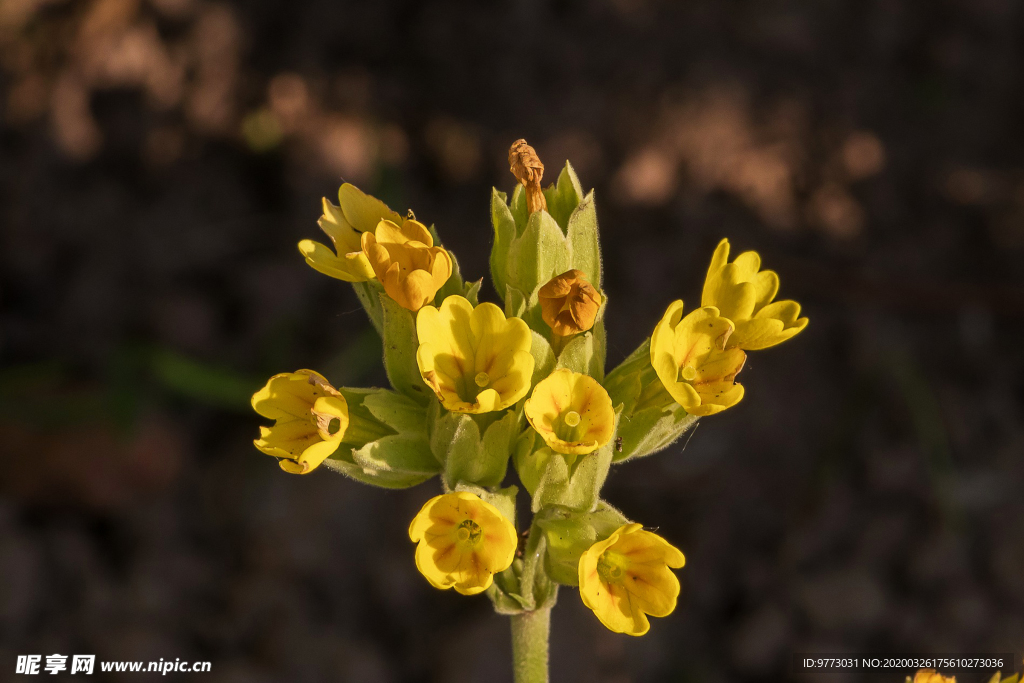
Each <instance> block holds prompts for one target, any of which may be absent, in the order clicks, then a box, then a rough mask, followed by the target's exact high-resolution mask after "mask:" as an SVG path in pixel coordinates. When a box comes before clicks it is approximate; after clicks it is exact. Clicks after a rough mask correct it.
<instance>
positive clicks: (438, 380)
mask: <svg viewBox="0 0 1024 683" xmlns="http://www.w3.org/2000/svg"><path fill="white" fill-rule="evenodd" d="M416 334H417V336H418V337H419V341H420V346H419V348H418V349H417V350H416V362H417V364H418V365H419V368H420V375H421V376H422V377H423V381H424V382H425V383H426V384H427V386H428V387H430V388H431V389H433V390H434V393H435V394H437V398H438V400H439V401H441V405H443V406H444V407H445V408H447V409H448V410H450V411H452V412H456V413H488V412H491V411H494V410H504V409H505V408H508V407H509V406H510V405H512V404H513V403H515V402H516V401H518V400H519V399H521V398H522V397H523V396H525V395H526V394H527V392H528V391H530V379H531V377H532V375H533V363H534V360H533V356H532V355H531V354H530V346H531V344H532V342H533V337H532V335H531V333H530V328H529V327H527V325H526V323H525V322H523V321H522V320H520V319H519V318H508V319H506V318H505V314H504V313H503V312H502V310H501V309H500V308H498V307H497V306H495V305H494V304H491V303H483V304H480V305H479V306H477V307H476V308H473V304H471V303H470V302H469V300H467V299H466V298H465V297H462V296H457V295H453V296H449V297H447V298H445V300H444V301H443V302H441V307H440V308H435V307H433V306H424V307H423V308H422V309H420V312H419V313H418V314H417V316H416Z"/></svg>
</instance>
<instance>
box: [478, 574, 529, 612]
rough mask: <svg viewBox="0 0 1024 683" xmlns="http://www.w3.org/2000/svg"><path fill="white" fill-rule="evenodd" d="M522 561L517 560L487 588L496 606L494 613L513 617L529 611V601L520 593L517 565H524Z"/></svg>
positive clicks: (488, 594) (495, 576) (489, 596)
mask: <svg viewBox="0 0 1024 683" xmlns="http://www.w3.org/2000/svg"><path fill="white" fill-rule="evenodd" d="M522 562H523V561H522V560H515V561H514V562H513V563H512V567H509V568H508V569H506V570H505V571H503V572H501V573H499V574H495V575H494V582H493V583H492V584H491V585H490V586H489V587H488V588H487V591H486V593H487V597H488V598H490V600H491V603H492V604H493V605H494V611H495V612H497V613H498V614H502V615H505V616H513V615H516V614H522V613H523V612H526V611H528V609H527V607H526V604H527V600H526V598H524V597H523V596H522V595H520V594H519V593H518V591H519V576H518V575H517V574H516V572H515V565H516V564H517V563H518V564H519V565H522Z"/></svg>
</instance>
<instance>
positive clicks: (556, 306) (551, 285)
mask: <svg viewBox="0 0 1024 683" xmlns="http://www.w3.org/2000/svg"><path fill="white" fill-rule="evenodd" d="M537 298H538V300H539V302H540V312H541V317H542V318H543V319H544V322H546V323H547V324H548V326H549V327H550V328H551V331H552V332H554V333H555V334H556V335H558V336H560V337H568V336H569V335H572V334H579V333H580V332H586V331H587V330H589V329H590V328H591V327H593V326H594V321H595V320H596V319H597V312H598V310H599V309H600V308H601V293H600V292H598V291H597V288H595V287H594V285H592V284H590V281H588V280H587V277H586V275H584V274H583V271H582V270H575V269H573V270H569V271H566V272H564V273H562V274H561V275H558V276H556V277H554V278H552V279H551V280H549V281H548V283H547V284H545V285H544V286H543V287H541V288H540V289H539V290H538V291H537Z"/></svg>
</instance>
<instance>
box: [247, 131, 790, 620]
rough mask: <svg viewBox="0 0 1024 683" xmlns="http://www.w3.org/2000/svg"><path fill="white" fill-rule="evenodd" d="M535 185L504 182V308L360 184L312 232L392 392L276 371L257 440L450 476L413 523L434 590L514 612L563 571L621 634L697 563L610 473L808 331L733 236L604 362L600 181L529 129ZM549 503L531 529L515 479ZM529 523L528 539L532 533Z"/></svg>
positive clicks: (363, 471) (317, 252)
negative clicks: (550, 151)
mask: <svg viewBox="0 0 1024 683" xmlns="http://www.w3.org/2000/svg"><path fill="white" fill-rule="evenodd" d="M509 162H510V167H511V170H512V172H513V174H514V175H515V176H516V178H517V180H519V184H517V186H516V188H515V191H514V192H513V193H512V195H511V197H509V196H507V195H506V194H504V193H502V192H499V191H497V190H494V192H493V193H492V195H491V219H492V222H493V225H494V247H493V250H492V252H491V259H490V271H491V278H492V281H493V284H494V287H495V289H496V290H497V292H498V294H499V296H500V297H501V299H502V301H501V304H502V305H500V306H499V305H495V304H493V303H488V302H480V301H479V291H480V286H481V281H477V282H466V281H464V280H463V279H462V275H461V272H460V269H459V265H458V263H457V261H456V259H455V258H454V256H453V255H452V254H451V253H450V252H449V251H447V250H446V249H445V248H444V247H443V246H441V242H440V239H439V237H438V234H437V232H436V231H435V230H434V228H433V227H427V226H426V225H425V224H424V223H421V222H420V221H418V220H417V219H416V218H415V216H414V215H413V214H412V212H411V211H410V212H408V213H407V215H406V216H405V217H403V216H402V215H401V214H399V213H398V212H396V211H394V210H392V209H391V208H389V207H388V206H386V205H385V204H384V203H383V202H381V201H380V200H378V199H376V198H374V197H371V196H368V195H366V194H365V193H363V192H362V191H360V190H359V189H357V188H356V187H354V186H352V185H350V184H344V185H342V186H341V188H340V190H339V192H338V204H337V205H335V204H333V203H332V202H330V201H327V200H326V199H325V200H324V202H323V215H322V217H321V218H320V228H321V229H322V230H323V232H324V233H325V234H326V235H327V237H328V238H329V241H330V245H329V246H328V245H325V244H321V243H318V242H314V241H312V240H303V241H302V242H300V243H299V251H300V252H301V253H302V255H303V256H304V257H305V259H306V262H307V263H308V264H309V265H310V266H311V267H313V268H314V269H316V270H317V271H319V272H321V273H324V274H326V275H329V276H331V277H333V278H336V279H338V280H343V281H345V282H349V283H352V286H353V287H354V288H355V291H356V294H357V295H358V297H359V300H360V302H361V303H362V305H363V307H364V308H365V310H366V312H367V314H368V316H369V318H370V320H371V322H372V323H373V325H374V327H375V328H376V330H377V331H378V332H379V333H380V335H381V336H382V338H383V341H384V344H383V347H384V365H385V368H386V370H387V375H388V379H389V381H390V383H391V388H390V389H356V388H346V387H342V388H335V387H333V386H332V385H331V384H330V383H329V382H328V380H327V379H326V378H325V377H323V376H322V375H320V374H318V373H316V372H314V371H312V370H297V371H296V372H292V373H284V374H279V375H275V376H274V377H272V378H271V379H270V380H269V381H268V382H267V385H266V386H265V387H264V388H263V389H261V390H260V391H259V392H257V393H256V395H255V396H253V401H252V403H253V408H254V409H255V410H256V412H258V413H259V414H260V415H262V416H263V417H265V418H267V419H268V420H272V421H274V422H273V425H271V426H265V427H262V428H261V432H260V438H259V439H257V440H256V441H255V444H256V447H257V448H258V449H259V450H260V451H262V452H264V453H266V454H268V455H270V456H273V457H275V458H276V459H277V460H278V463H279V464H280V466H281V468H282V469H284V470H285V471H286V472H289V473H294V474H308V473H310V472H312V471H314V470H316V469H318V468H319V467H321V466H323V467H325V468H328V469H332V470H335V471H338V472H341V473H343V474H345V475H348V476H349V477H352V478H353V479H356V480H358V481H361V482H364V483H368V484H373V485H377V486H382V487H388V488H405V487H409V486H413V485H416V484H419V483H421V482H423V481H426V480H428V479H430V478H432V477H434V476H440V480H441V486H442V490H443V492H442V493H441V495H438V496H436V497H434V498H431V499H430V500H429V501H427V502H426V503H425V504H424V505H423V507H422V509H421V510H420V512H419V514H417V515H416V516H415V518H414V519H413V520H412V523H411V524H410V526H409V538H410V539H411V540H412V541H413V542H414V543H415V544H416V550H415V553H414V557H415V564H416V567H417V568H418V569H419V571H420V573H422V574H423V576H424V577H425V578H426V579H427V581H429V582H430V584H431V585H433V586H435V587H436V588H440V589H448V588H453V589H455V591H457V592H459V593H461V594H464V595H473V594H476V593H484V592H486V594H487V595H488V597H489V598H490V599H491V600H492V602H493V603H494V606H495V609H496V610H498V611H499V612H501V613H503V614H525V613H529V612H533V611H535V610H541V609H546V608H548V607H550V606H551V605H552V604H553V603H554V600H555V596H556V594H557V591H558V587H559V586H573V587H578V588H579V592H580V597H581V598H582V600H583V603H584V604H585V605H586V606H587V607H589V608H590V609H591V610H593V611H594V614H595V615H596V616H597V618H598V619H599V620H600V621H601V623H603V624H604V625H605V626H607V627H608V628H609V629H611V630H612V631H616V632H619V633H626V634H630V635H642V634H644V633H646V632H647V631H648V629H649V628H650V622H649V620H648V617H651V616H653V617H664V616H667V615H668V614H670V613H671V612H672V611H673V610H674V609H675V606H676V601H677V599H678V596H679V592H680V584H679V580H678V578H677V577H676V574H675V573H674V572H673V570H677V569H680V568H681V567H682V566H683V564H684V561H685V560H684V557H683V554H682V552H680V551H679V550H678V549H677V548H676V547H674V546H673V545H671V544H670V543H669V542H668V541H666V540H665V539H664V538H662V537H660V536H658V535H657V534H655V533H653V532H652V531H648V530H645V529H644V528H643V527H642V525H641V524H639V523H636V522H633V521H632V520H630V519H628V518H627V517H626V516H625V515H624V514H623V513H622V512H620V511H619V510H617V509H615V508H614V507H612V506H611V505H610V504H609V503H607V502H606V501H604V500H602V498H601V488H602V485H603V483H604V481H605V478H606V477H607V475H608V472H609V469H610V468H611V467H612V466H613V465H616V464H619V463H623V462H626V461H628V460H630V459H633V458H638V457H642V456H647V455H651V454H653V453H656V452H658V451H661V450H663V449H665V448H667V447H668V446H669V445H670V444H672V443H673V442H675V441H676V440H677V439H678V438H679V437H680V436H681V435H682V434H683V433H684V432H686V431H687V430H688V429H689V428H691V427H692V426H693V425H694V423H695V422H696V420H697V419H698V418H699V417H702V416H706V415H713V414H715V413H718V412H721V411H722V410H725V409H726V408H730V407H732V406H735V405H736V404H737V403H739V401H740V400H741V399H742V398H743V387H742V386H741V385H740V384H738V383H737V382H736V377H737V375H738V374H739V372H740V370H741V369H742V368H743V365H744V362H745V361H746V354H747V353H748V352H751V351H759V350H761V349H765V348H768V347H770V346H774V345H775V344H778V343H780V342H782V341H785V340H786V339H789V338H790V337H792V336H794V335H796V334H797V333H799V332H800V331H801V330H802V329H804V327H806V325H807V318H802V317H800V306H799V305H798V304H797V303H795V302H793V301H789V300H784V301H776V300H775V299H776V294H777V293H778V289H779V278H778V276H777V275H776V274H775V273H774V272H772V271H770V270H762V269H761V260H760V258H759V257H758V255H757V254H756V253H754V252H750V251H748V252H745V253H743V254H740V255H739V256H737V257H736V258H735V259H733V260H732V261H730V260H729V256H730V253H729V242H728V241H727V240H722V241H721V243H719V245H718V247H717V249H716V250H715V252H714V255H713V256H712V258H711V265H710V267H709V268H708V272H707V277H706V279H705V282H704V290H703V295H702V298H701V305H700V307H698V308H694V309H693V310H691V311H689V312H686V310H685V308H684V305H683V302H682V301H681V300H679V301H675V302H673V303H671V304H670V305H669V306H668V308H667V310H666V311H665V314H664V316H663V317H662V319H661V321H660V322H658V323H657V325H655V326H654V328H653V330H652V331H651V335H650V337H648V339H647V340H646V341H644V342H643V343H642V344H641V345H640V347H639V348H638V349H637V350H636V351H635V352H634V353H633V354H631V355H630V356H629V357H628V358H626V359H625V360H624V361H623V362H622V363H621V364H620V365H619V366H618V367H616V368H615V369H614V370H612V371H611V372H608V373H607V374H606V373H605V347H606V337H605V326H604V319H605V315H604V314H605V310H606V307H607V304H608V297H607V296H606V294H605V293H604V292H603V291H602V289H601V271H602V263H601V254H600V248H599V243H598V229H597V215H596V208H595V202H594V195H593V192H590V193H586V194H585V193H584V192H583V190H582V187H581V185H580V182H579V180H578V178H577V177H576V174H575V173H574V172H573V169H572V167H571V166H570V165H569V164H568V163H566V165H565V168H564V169H563V170H562V171H561V173H560V174H559V176H558V179H557V182H556V183H554V184H552V185H550V186H549V187H547V188H543V187H542V186H541V179H542V177H543V172H544V165H543V164H542V163H541V162H540V159H539V158H537V155H536V153H535V152H534V150H533V149H532V148H531V147H530V146H529V145H527V144H526V143H525V141H522V140H520V141H517V142H516V143H515V145H513V148H512V151H511V152H510V155H509ZM510 462H511V463H512V464H513V467H514V468H515V473H516V475H517V477H518V480H519V484H520V485H522V486H523V487H525V488H526V490H527V492H528V493H529V495H530V508H531V509H530V512H531V513H532V518H531V519H530V520H529V522H528V523H526V524H525V525H523V526H521V527H520V526H519V523H520V522H521V518H520V517H519V516H517V511H516V506H515V503H516V493H517V490H518V489H517V486H516V485H510V484H508V483H507V479H509V477H510V474H509V471H508V470H509V463H510ZM517 528H522V529H523V533H522V534H520V533H518V532H517Z"/></svg>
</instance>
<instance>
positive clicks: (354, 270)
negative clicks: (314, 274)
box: [299, 240, 374, 282]
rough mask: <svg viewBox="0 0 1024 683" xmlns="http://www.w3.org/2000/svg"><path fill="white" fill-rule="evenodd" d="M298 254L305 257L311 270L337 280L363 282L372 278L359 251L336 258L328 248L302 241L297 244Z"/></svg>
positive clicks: (369, 268) (370, 271) (367, 264)
mask: <svg viewBox="0 0 1024 683" xmlns="http://www.w3.org/2000/svg"><path fill="white" fill-rule="evenodd" d="M299 253H301V254H302V255H303V256H304V257H305V259H306V263H307V264H309V266H310V267H311V268H313V269H314V270H316V271H318V272H320V273H323V274H324V275H327V276H330V277H333V278H336V279H338V280H344V281H345V282H365V281H366V280H372V279H373V278H374V273H373V268H371V267H370V262H369V260H367V258H366V256H365V255H364V254H363V253H362V252H361V251H360V252H356V253H352V254H345V256H344V257H338V256H337V254H335V253H334V252H333V251H331V249H330V248H328V247H326V246H324V245H323V244H320V243H319V242H314V241H313V240H302V241H301V242H299Z"/></svg>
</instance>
